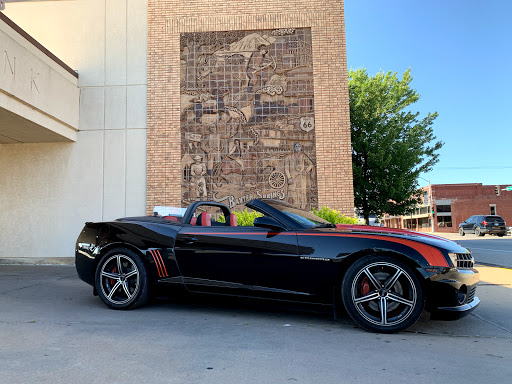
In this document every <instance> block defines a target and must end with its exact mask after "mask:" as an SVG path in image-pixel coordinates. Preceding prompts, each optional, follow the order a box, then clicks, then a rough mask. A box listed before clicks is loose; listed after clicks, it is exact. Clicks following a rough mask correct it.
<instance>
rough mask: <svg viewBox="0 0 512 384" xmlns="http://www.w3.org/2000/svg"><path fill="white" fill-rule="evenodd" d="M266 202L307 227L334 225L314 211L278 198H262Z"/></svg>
mask: <svg viewBox="0 0 512 384" xmlns="http://www.w3.org/2000/svg"><path fill="white" fill-rule="evenodd" d="M262 201H264V202H265V203H266V204H268V205H270V206H271V207H272V208H275V209H277V210H279V211H281V212H283V213H284V214H285V215H287V216H288V217H291V218H292V219H293V220H295V221H297V222H299V223H300V224H301V225H303V226H305V227H310V228H312V227H316V226H324V225H328V226H330V225H332V224H331V223H329V222H328V221H327V220H324V219H322V218H321V217H318V216H317V215H315V214H314V213H311V212H308V211H305V210H303V209H299V208H295V207H294V206H293V205H290V204H288V203H285V202H283V201H278V200H262Z"/></svg>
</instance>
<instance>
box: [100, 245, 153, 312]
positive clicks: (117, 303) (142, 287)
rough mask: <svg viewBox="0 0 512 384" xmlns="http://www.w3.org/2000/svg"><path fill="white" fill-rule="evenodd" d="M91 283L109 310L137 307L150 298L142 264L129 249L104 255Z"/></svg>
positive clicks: (112, 251) (115, 250)
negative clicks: (94, 284)
mask: <svg viewBox="0 0 512 384" xmlns="http://www.w3.org/2000/svg"><path fill="white" fill-rule="evenodd" d="M119 270H121V273H119ZM95 283H96V291H97V292H98V296H99V297H100V298H101V300H102V301H103V302H104V303H105V304H106V305H107V306H108V307H110V308H112V309H132V308H137V307H141V306H143V305H144V304H146V303H147V302H148V301H149V299H150V285H149V277H148V273H147V271H146V267H145V265H144V262H143V261H142V260H141V258H140V257H139V256H138V255H137V254H136V253H135V252H133V251H131V250H129V249H125V248H116V249H113V250H111V251H109V252H107V253H106V254H105V256H103V258H102V259H101V260H100V262H99V264H98V267H97V268H96V278H95Z"/></svg>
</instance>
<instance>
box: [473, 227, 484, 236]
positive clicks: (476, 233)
mask: <svg viewBox="0 0 512 384" xmlns="http://www.w3.org/2000/svg"><path fill="white" fill-rule="evenodd" d="M475 235H477V236H485V233H482V231H481V230H480V228H479V227H476V228H475Z"/></svg>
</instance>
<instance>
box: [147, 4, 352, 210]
mask: <svg viewBox="0 0 512 384" xmlns="http://www.w3.org/2000/svg"><path fill="white" fill-rule="evenodd" d="M278 28H311V32H312V46H313V77H314V88H315V98H314V109H315V131H316V161H317V170H316V171H317V183H318V203H319V205H320V206H322V205H326V206H329V207H332V208H335V209H339V210H341V211H342V212H343V213H345V214H348V215H353V212H354V210H353V208H354V202H353V187H352V165H351V151H350V119H349V105H348V87H347V58H346V42H345V25H344V10H343V1H339V0H337V1H334V0H327V1H323V2H311V1H309V0H300V1H289V2H281V3H279V2H275V1H272V2H271V1H268V0H260V1H257V2H254V1H244V0H242V1H233V0H227V1H219V0H210V1H204V0H203V1H193V0H192V1H188V2H177V1H170V0H149V5H148V100H147V107H148V136H147V150H148V151H147V178H148V180H147V209H148V212H150V211H151V209H152V208H153V206H155V205H173V206H180V205H181V189H180V185H181V177H182V175H181V168H180V155H181V143H180V34H181V33H185V32H213V31H233V30H235V31H236V30H263V29H278Z"/></svg>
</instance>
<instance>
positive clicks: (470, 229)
mask: <svg viewBox="0 0 512 384" xmlns="http://www.w3.org/2000/svg"><path fill="white" fill-rule="evenodd" d="M474 227H475V216H471V217H470V218H469V219H467V220H466V222H465V223H464V232H466V233H474V232H475V228H474Z"/></svg>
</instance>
